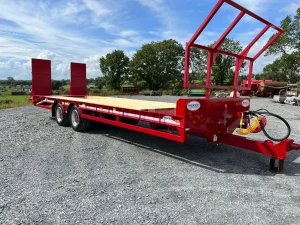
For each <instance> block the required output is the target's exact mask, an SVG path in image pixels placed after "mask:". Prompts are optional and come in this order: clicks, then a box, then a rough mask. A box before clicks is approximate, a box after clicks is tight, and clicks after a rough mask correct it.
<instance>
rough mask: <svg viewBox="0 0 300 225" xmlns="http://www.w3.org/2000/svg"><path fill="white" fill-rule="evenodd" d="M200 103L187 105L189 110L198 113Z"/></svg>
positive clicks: (194, 102) (195, 102)
mask: <svg viewBox="0 0 300 225" xmlns="http://www.w3.org/2000/svg"><path fill="white" fill-rule="evenodd" d="M200 106H201V105H200V102H197V101H191V102H189V103H188V104H187V108H188V110H190V111H196V110H198V109H200Z"/></svg>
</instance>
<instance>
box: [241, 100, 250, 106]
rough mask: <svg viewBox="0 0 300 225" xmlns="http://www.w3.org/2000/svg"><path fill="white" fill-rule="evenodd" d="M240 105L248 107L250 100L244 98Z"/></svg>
mask: <svg viewBox="0 0 300 225" xmlns="http://www.w3.org/2000/svg"><path fill="white" fill-rule="evenodd" d="M242 105H243V106H244V107H248V106H249V105H250V101H249V100H246V99H245V100H243V101H242Z"/></svg>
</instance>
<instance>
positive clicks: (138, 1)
mask: <svg viewBox="0 0 300 225" xmlns="http://www.w3.org/2000/svg"><path fill="white" fill-rule="evenodd" d="M216 2H217V0H43V1H40V0H28V1H24V0H9V1H7V0H0V79H7V77H13V78H14V79H27V80H30V79H31V58H40V59H50V60H51V67H52V79H69V78H70V62H79V63H86V65H87V77H88V78H95V77H97V76H102V74H101V72H100V69H99V59H100V57H102V56H105V55H106V54H108V53H110V52H112V51H113V50H117V49H118V50H123V51H124V52H125V54H126V55H127V56H128V57H130V58H131V57H132V56H133V54H134V53H135V52H136V51H137V50H139V49H140V48H141V47H142V45H143V44H146V43H149V42H151V41H162V40H165V39H171V38H172V39H175V40H177V41H178V42H180V43H181V44H182V45H183V47H185V43H186V42H187V41H189V40H190V38H191V37H192V35H193V34H194V32H195V31H196V30H197V28H198V27H199V26H200V24H201V23H202V22H203V20H204V19H205V18H206V16H207V15H208V14H209V12H210V11H211V9H212V8H213V7H214V5H215V4H216ZM235 2H237V3H239V4H240V5H242V6H244V7H245V8H247V9H249V10H251V11H253V12H254V13H256V14H258V15H259V16H261V17H263V18H265V19H266V20H268V21H270V22H271V23H273V24H275V25H277V26H280V21H281V20H282V19H284V18H285V17H286V16H287V15H291V16H293V15H294V14H295V12H296V9H297V8H298V7H300V0H235ZM237 13H239V11H238V10H236V9H235V8H233V7H232V6H230V5H228V4H226V3H225V4H224V5H223V6H222V8H221V9H220V10H219V12H218V13H217V14H216V16H215V17H214V18H213V20H212V21H211V23H210V24H209V25H208V27H207V28H206V29H205V30H204V32H203V33H202V34H201V35H200V37H199V38H198V39H197V41H196V43H198V44H203V45H208V44H211V43H213V42H214V41H216V40H217V39H218V38H219V36H220V35H221V34H222V33H223V32H224V30H225V29H226V28H227V27H228V25H229V24H230V23H231V22H232V20H233V19H234V18H235V16H236V15H237ZM263 27H264V25H263V24H262V23H261V22H258V21H256V20H255V19H252V18H251V17H249V16H244V17H243V18H242V20H241V21H240V22H239V24H238V25H237V26H236V27H235V28H234V29H233V30H232V32H231V33H230V35H229V36H228V37H229V38H232V39H234V40H236V41H239V42H240V43H241V44H242V45H243V46H246V45H247V44H248V43H249V42H250V41H251V40H252V38H254V37H255V36H256V35H257V34H258V33H259V31H260V30H261V29H262V28H263ZM274 32H275V31H274V30H273V29H270V31H268V32H267V33H266V34H265V35H264V36H263V37H262V38H261V39H260V40H259V42H258V43H257V44H256V45H255V46H253V48H252V49H251V51H250V53H249V56H253V55H254V54H255V52H257V51H258V49H259V48H261V47H262V46H264V44H265V43H266V42H267V40H268V39H269V37H271V35H272V34H273V33H274ZM276 57H278V56H276V55H272V56H268V57H264V56H263V55H262V56H261V57H260V58H259V59H258V60H257V61H256V62H255V64H254V73H260V72H261V71H262V69H263V68H264V66H266V65H268V64H270V63H272V62H273V61H274V59H276Z"/></svg>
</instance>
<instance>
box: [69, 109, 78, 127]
mask: <svg viewBox="0 0 300 225" xmlns="http://www.w3.org/2000/svg"><path fill="white" fill-rule="evenodd" d="M71 120H72V125H73V127H77V126H78V124H79V113H78V112H77V111H76V110H73V111H72V114H71Z"/></svg>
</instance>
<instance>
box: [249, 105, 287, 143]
mask: <svg viewBox="0 0 300 225" xmlns="http://www.w3.org/2000/svg"><path fill="white" fill-rule="evenodd" d="M262 110H264V111H265V112H260V111H262ZM245 114H248V115H253V116H258V115H269V116H274V117H276V118H278V119H280V120H281V121H282V122H283V123H284V124H285V125H286V127H287V129H288V132H287V134H286V135H285V136H284V137H283V138H274V137H272V136H270V135H269V134H268V133H267V131H266V130H265V127H264V125H263V123H262V121H261V120H260V121H259V123H260V126H261V129H262V131H263V133H264V134H265V135H266V137H268V138H269V139H270V140H273V141H283V140H285V139H287V138H288V137H289V136H290V134H291V127H290V124H289V123H288V122H287V121H286V120H285V119H284V118H282V117H281V116H279V115H277V114H274V113H271V112H269V111H268V110H266V109H258V110H255V111H247V112H245Z"/></svg>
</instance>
